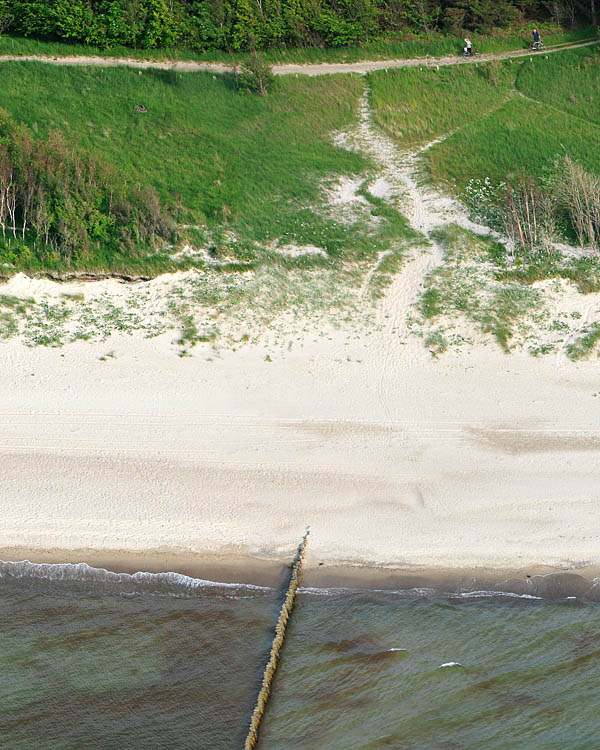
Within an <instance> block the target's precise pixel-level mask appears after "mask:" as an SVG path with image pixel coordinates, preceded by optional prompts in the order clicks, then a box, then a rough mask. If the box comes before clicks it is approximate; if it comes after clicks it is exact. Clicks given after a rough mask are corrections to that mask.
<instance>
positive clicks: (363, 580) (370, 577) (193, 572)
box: [0, 547, 600, 600]
mask: <svg viewBox="0 0 600 750" xmlns="http://www.w3.org/2000/svg"><path fill="white" fill-rule="evenodd" d="M294 552H295V551H294V550H291V551H290V557H289V560H287V561H278V560H275V559H266V558H261V557H255V556H250V555H242V554H236V553H231V554H229V555H224V554H202V553H192V552H188V551H184V550H148V551H147V552H145V553H139V552H127V551H124V550H105V551H100V550H58V549H54V550H39V549H38V550H33V549H24V548H19V547H12V548H11V547H8V548H3V549H0V565H1V564H2V563H9V564H10V563H20V562H24V561H27V562H30V563H32V564H34V565H58V566H62V565H77V564H81V563H83V564H85V565H87V566H89V567H90V568H93V569H95V570H100V571H107V572H109V573H125V574H129V575H134V574H135V573H150V574H162V573H176V574H178V575H183V576H188V577H189V578H193V579H196V580H200V581H207V582H210V583H224V584H235V583H239V584H242V585H249V586H261V587H263V586H266V587H270V588H274V589H278V588H282V587H283V588H285V586H286V585H287V578H288V576H289V571H290V568H291V564H292V560H293V556H294ZM596 581H599V582H600V567H597V566H585V567H581V568H572V569H564V568H556V567H552V566H548V565H532V566H527V567H513V568H502V567H498V568H494V567H475V568H442V567H437V568H425V567H423V568H419V567H416V566H415V567H414V568H412V569H411V568H407V567H402V566H377V565H360V564H348V563H346V564H344V563H329V564H323V563H321V564H319V563H318V562H316V561H315V560H311V559H310V558H308V559H307V562H306V564H305V566H304V569H303V573H302V587H303V588H305V589H309V588H311V589H323V590H338V589H339V590H340V592H341V593H343V592H344V591H348V592H361V591H390V592H393V591H405V590H411V589H416V590H418V589H433V590H435V591H438V592H440V593H459V592H473V591H497V592H499V593H515V594H519V595H520V594H523V593H526V592H533V591H534V590H535V592H536V593H538V594H539V595H541V598H546V597H549V598H556V597H561V596H568V595H569V594H574V595H576V596H577V595H582V594H584V593H585V592H586V591H589V589H591V588H592V587H594V584H595V582H596ZM594 600H596V599H594ZM598 600H600V588H599V591H598Z"/></svg>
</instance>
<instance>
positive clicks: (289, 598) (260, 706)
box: [244, 529, 309, 750]
mask: <svg viewBox="0 0 600 750" xmlns="http://www.w3.org/2000/svg"><path fill="white" fill-rule="evenodd" d="M308 533H309V530H308V529H307V530H306V533H305V534H304V537H303V538H302V542H301V543H300V546H299V547H298V553H297V555H296V559H295V560H294V563H293V565H292V574H291V576H290V582H289V585H288V587H287V592H286V595H285V599H284V600H283V604H282V605H281V611H280V612H279V617H278V618H277V623H276V624H275V637H274V638H273V643H272V644H271V652H270V654H269V660H268V661H267V666H266V667H265V671H264V674H263V679H262V683H261V686H260V690H259V692H258V698H257V699H256V705H255V706H254V711H253V712H252V718H251V719H250V726H249V728H248V735H247V737H246V742H245V743H244V750H252V748H254V747H256V743H257V742H258V732H259V729H260V722H261V720H262V717H263V716H264V713H265V709H266V707H267V702H268V700H269V695H270V694H271V685H272V683H273V678H274V677H275V672H276V670H277V664H278V663H279V655H280V653H281V648H282V646H283V642H284V640H285V631H286V627H287V624H288V622H289V619H290V615H291V614H292V610H293V608H294V601H295V599H296V591H297V590H298V584H299V582H300V573H301V572H302V563H303V562H304V554H305V552H306V547H307V545H308Z"/></svg>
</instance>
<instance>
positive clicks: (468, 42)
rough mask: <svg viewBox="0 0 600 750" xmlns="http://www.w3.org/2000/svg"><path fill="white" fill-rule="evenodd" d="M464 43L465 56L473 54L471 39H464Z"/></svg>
mask: <svg viewBox="0 0 600 750" xmlns="http://www.w3.org/2000/svg"><path fill="white" fill-rule="evenodd" d="M465 45H466V46H465V49H464V53H465V55H466V56H467V57H471V56H472V55H473V45H472V44H471V40H470V39H465Z"/></svg>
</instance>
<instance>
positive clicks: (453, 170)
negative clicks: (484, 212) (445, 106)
mask: <svg viewBox="0 0 600 750" xmlns="http://www.w3.org/2000/svg"><path fill="white" fill-rule="evenodd" d="M565 153H568V154H570V155H571V156H572V158H573V159H575V160H576V161H578V162H580V163H581V164H583V165H584V166H586V167H591V168H594V167H595V168H596V169H597V168H598V164H600V129H599V128H598V126H596V125H594V124H592V123H589V122H586V121H584V120H580V119H575V118H573V117H571V116H570V115H569V114H567V113H566V112H561V111H559V110H555V109H549V108H548V107H545V106H544V105H542V104H537V103H535V102H530V101H525V100H523V99H520V98H512V99H511V100H510V101H509V102H507V103H506V104H504V105H503V106H502V107H500V108H498V109H497V110H495V111H494V112H493V113H492V114H490V115H489V116H488V117H485V118H482V119H481V120H479V121H474V122H472V123H470V124H469V125H467V126H466V127H465V128H463V129H462V130H460V131H458V132H457V133H455V134H454V135H452V136H451V137H450V138H448V139H447V140H446V141H444V142H443V143H440V144H438V145H436V146H434V147H433V148H432V149H431V150H430V151H429V152H428V153H427V155H426V157H425V158H426V163H427V164H428V167H429V170H430V172H431V175H432V177H433V179H434V180H436V181H440V182H445V183H448V184H450V185H452V186H454V187H455V188H456V189H457V190H458V191H459V192H460V191H462V190H464V188H465V187H466V186H467V184H468V183H469V181H470V180H472V179H474V178H475V179H484V178H486V177H488V178H490V180H491V181H492V182H496V183H498V182H502V181H503V180H504V179H506V177H507V176H508V175H510V174H514V173H524V174H528V175H532V176H541V175H543V174H544V173H545V172H548V171H549V170H550V169H551V168H552V166H553V164H554V162H555V160H556V158H557V156H561V155H564V154H565Z"/></svg>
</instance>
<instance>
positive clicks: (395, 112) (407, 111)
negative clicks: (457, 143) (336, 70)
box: [370, 64, 513, 148]
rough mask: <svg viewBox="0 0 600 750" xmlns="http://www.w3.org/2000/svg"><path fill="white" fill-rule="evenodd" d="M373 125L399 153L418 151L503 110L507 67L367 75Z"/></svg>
mask: <svg viewBox="0 0 600 750" xmlns="http://www.w3.org/2000/svg"><path fill="white" fill-rule="evenodd" d="M370 82H371V104H372V107H373V111H374V115H375V121H376V122H377V124H378V125H380V126H381V127H382V128H383V129H384V130H385V131H386V132H387V133H388V134H389V135H390V136H391V137H392V138H394V140H395V141H396V142H397V143H399V144H400V145H401V146H402V147H403V148H412V147H417V146H422V145H424V144H426V143H427V142H429V141H431V140H432V139H434V138H438V137H440V136H442V135H447V134H448V133H450V132H451V131H453V130H454V129H456V128H458V127H462V126H464V125H465V124H466V123H468V122H469V121H470V120H472V119H477V118H479V117H481V116H482V115H484V114H485V113H487V112H489V111H491V110H493V109H496V108H498V107H500V106H502V103H503V102H504V100H505V99H506V97H507V96H508V95H509V91H510V89H511V87H512V82H513V74H512V70H511V68H510V66H508V65H499V64H498V65H496V64H491V65H490V64H486V65H478V66H472V65H469V66H455V67H448V68H440V69H439V70H436V69H435V68H433V69H413V68H411V69H399V70H393V71H389V72H385V71H378V72H375V73H372V74H371V75H370Z"/></svg>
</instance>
